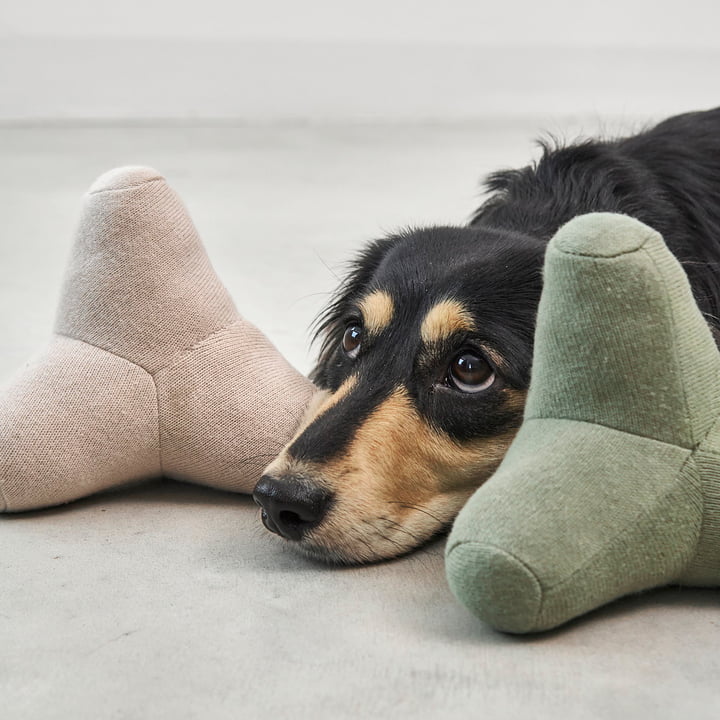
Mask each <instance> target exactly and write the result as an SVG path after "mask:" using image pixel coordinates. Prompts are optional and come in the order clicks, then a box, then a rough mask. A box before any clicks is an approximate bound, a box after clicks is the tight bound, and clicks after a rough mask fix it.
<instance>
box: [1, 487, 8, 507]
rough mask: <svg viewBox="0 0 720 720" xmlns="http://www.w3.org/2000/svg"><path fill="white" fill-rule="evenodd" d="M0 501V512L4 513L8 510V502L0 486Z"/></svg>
mask: <svg viewBox="0 0 720 720" xmlns="http://www.w3.org/2000/svg"><path fill="white" fill-rule="evenodd" d="M0 500H2V505H3V506H2V508H0V512H5V511H6V510H7V509H8V502H7V498H6V497H5V493H4V492H3V489H2V485H0Z"/></svg>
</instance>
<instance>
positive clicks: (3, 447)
mask: <svg viewBox="0 0 720 720" xmlns="http://www.w3.org/2000/svg"><path fill="white" fill-rule="evenodd" d="M312 389H313V386H312V384H311V383H310V381H309V380H307V379H306V378H304V377H303V376H302V375H300V373H298V372H297V371H296V370H294V369H293V368H292V367H291V366H290V365H289V364H288V363H287V362H286V361H285V360H284V358H283V357H282V356H281V355H280V353H279V352H278V351H277V349H276V348H275V347H274V346H273V345H272V344H271V343H270V342H269V341H268V340H267V338H265V336H264V335H262V333H260V332H259V331H258V330H257V329H256V328H255V327H254V326H253V325H252V324H250V323H249V322H247V321H246V320H244V319H243V318H242V317H241V316H240V315H239V314H238V312H237V310H236V309H235V306H234V304H233V302H232V300H231V299H230V297H229V295H228V293H227V291H226V290H225V288H224V287H223V285H222V283H221V282H220V280H219V279H218V277H217V275H216V274H215V272H214V271H213V269H212V266H211V265H210V261H209V260H208V257H207V255H206V253H205V250H204V248H203V246H202V243H201V242H200V239H199V237H198V235H197V232H196V230H195V228H194V226H193V223H192V221H191V220H190V218H189V216H188V214H187V212H186V210H185V208H184V206H183V205H182V203H181V201H180V199H179V198H178V196H177V195H176V194H175V193H174V192H173V190H172V189H171V188H170V187H169V186H168V185H167V183H166V182H165V180H164V178H163V177H162V176H160V175H159V174H158V173H157V172H156V171H154V170H151V169H149V168H142V167H127V168H119V169H117V170H113V171H111V172H109V173H106V174H105V175H103V176H101V177H100V178H99V179H98V180H97V181H96V182H95V183H94V184H93V186H92V187H91V188H90V191H89V192H88V194H87V195H86V198H85V204H84V209H83V213H82V218H81V222H80V227H79V230H78V235H77V239H76V242H75V246H74V248H73V251H72V256H71V259H70V264H69V268H68V272H67V275H66V279H65V285H64V289H63V292H62V297H61V300H60V305H59V309H58V315H57V320H56V325H55V334H54V336H53V338H52V340H51V342H50V344H49V346H48V347H47V348H46V349H45V350H44V352H42V353H41V354H40V355H39V356H38V357H37V358H36V359H34V360H32V361H31V362H30V363H28V365H27V366H26V367H25V368H23V369H22V370H21V371H20V372H19V373H18V374H17V376H16V377H15V378H14V379H13V380H12V381H11V383H10V384H9V386H7V387H6V388H5V389H3V390H2V391H0V510H4V511H18V510H30V509H34V508H39V507H45V506H50V505H57V504H59V503H64V502H68V501H70V500H74V499H77V498H80V497H83V496H85V495H89V494H91V493H94V492H97V491H100V490H105V489H108V488H111V487H115V486H118V485H122V484H125V483H130V482H134V481H137V480H141V479H143V478H149V477H156V476H159V475H166V476H168V477H173V478H177V479H180V480H185V481H189V482H197V483H201V484H203V485H209V486H212V487H216V488H221V489H224V490H232V491H238V492H249V491H251V490H252V488H253V486H254V484H255V482H256V481H257V479H258V477H259V473H260V471H261V469H262V468H263V467H264V466H265V465H266V464H267V463H268V462H269V460H270V459H271V458H272V456H273V455H274V454H275V453H276V452H277V450H278V449H279V448H280V447H282V445H283V444H284V443H285V442H286V441H287V440H288V439H289V438H290V436H291V435H292V433H293V431H294V429H295V426H296V424H297V421H298V419H299V416H300V415H301V414H302V411H303V409H304V407H305V405H306V404H307V402H308V400H309V398H310V395H311V393H312Z"/></svg>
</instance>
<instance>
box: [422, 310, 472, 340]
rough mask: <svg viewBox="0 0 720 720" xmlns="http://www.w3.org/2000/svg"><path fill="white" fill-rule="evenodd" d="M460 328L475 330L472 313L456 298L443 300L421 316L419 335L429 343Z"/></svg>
mask: <svg viewBox="0 0 720 720" xmlns="http://www.w3.org/2000/svg"><path fill="white" fill-rule="evenodd" d="M462 330H465V331H467V332H471V331H473V330H475V322H474V320H473V318H472V315H471V314H470V313H469V312H468V310H467V308H465V307H463V305H462V303H459V302H458V301H457V300H443V301H442V302H439V303H438V304H437V305H435V306H434V307H432V308H431V309H430V311H429V312H428V314H427V315H426V316H425V317H424V318H423V321H422V326H421V327H420V337H422V339H423V341H424V342H425V343H426V344H428V345H429V344H431V343H437V342H440V341H442V340H444V339H445V338H447V337H450V335H452V334H453V333H456V332H459V331H462Z"/></svg>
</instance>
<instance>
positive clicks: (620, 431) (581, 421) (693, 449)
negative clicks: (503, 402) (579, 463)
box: [523, 415, 696, 452]
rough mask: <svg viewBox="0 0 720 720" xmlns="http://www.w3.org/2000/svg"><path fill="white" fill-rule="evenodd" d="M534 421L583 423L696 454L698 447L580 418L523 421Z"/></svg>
mask: <svg viewBox="0 0 720 720" xmlns="http://www.w3.org/2000/svg"><path fill="white" fill-rule="evenodd" d="M533 420H563V421H564V422H576V423H582V424H583V425H590V426H595V425H596V426H598V427H603V428H606V429H607V430H613V431H615V432H619V433H623V434H624V435H632V436H633V437H637V438H641V439H642V440H651V441H652V442H656V443H659V444H660V445H666V446H667V447H674V448H681V449H682V450H688V451H689V452H694V451H695V449H696V446H692V447H685V446H684V445H677V444H675V443H669V442H666V441H665V440H658V439H657V438H654V437H650V436H649V435H640V433H635V432H631V431H630V430H624V429H623V428H617V427H613V426H612V425H606V424H605V423H601V422H597V421H595V420H579V419H578V418H573V417H558V416H557V415H555V416H552V417H550V416H546V415H533V416H532V417H527V418H525V419H524V420H523V423H526V422H532V421H533Z"/></svg>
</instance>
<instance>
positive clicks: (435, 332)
mask: <svg viewBox="0 0 720 720" xmlns="http://www.w3.org/2000/svg"><path fill="white" fill-rule="evenodd" d="M487 187H488V189H489V190H490V192H491V193H492V194H491V195H490V197H489V199H488V200H487V201H486V202H485V203H484V204H483V205H482V206H481V207H480V209H479V210H478V211H477V213H476V214H475V216H474V218H473V220H472V222H471V223H470V225H469V226H467V227H431V228H426V229H421V230H414V231H409V232H405V233H402V234H399V235H395V236H392V237H388V238H385V239H382V240H379V241H376V242H374V243H373V244H371V245H370V246H369V247H368V248H367V249H366V250H365V251H364V252H363V253H362V254H361V255H360V257H359V259H358V260H357V261H356V263H355V264H354V267H353V270H352V272H351V274H350V276H349V278H348V280H347V282H346V284H345V285H344V286H343V287H342V288H341V290H340V292H339V294H338V296H337V298H336V300H335V301H334V302H333V303H332V305H331V306H330V307H329V308H328V310H327V312H326V313H325V315H324V316H323V317H322V319H321V323H320V333H321V335H322V336H323V345H322V348H321V352H320V357H319V361H318V364H317V367H316V368H315V370H314V373H313V379H314V380H315V382H316V383H317V384H318V386H319V387H320V388H322V390H323V392H322V393H320V394H319V395H318V396H317V398H316V401H315V402H314V403H313V406H312V407H311V408H310V410H309V411H308V414H307V417H306V419H305V421H304V423H303V424H302V427H301V429H300V430H299V431H298V433H297V435H296V437H295V438H294V440H293V441H292V442H291V443H290V444H289V445H288V447H287V448H285V450H284V451H283V453H282V454H281V455H280V457H279V458H278V459H277V460H276V461H275V462H274V463H272V464H271V465H270V467H269V468H268V469H267V470H266V474H265V476H264V477H263V479H261V481H260V482H259V483H258V486H257V488H256V493H255V496H256V499H257V500H258V501H259V502H260V503H261V504H262V506H263V520H264V522H265V524H266V526H267V527H268V528H269V529H271V530H273V531H274V532H278V533H279V534H281V535H283V536H284V537H287V538H289V539H292V540H296V541H298V545H299V546H300V547H302V548H303V549H305V550H307V551H308V552H310V553H312V554H314V555H316V556H319V557H322V558H324V559H327V560H333V561H337V562H362V561H369V560H375V559H379V558H383V557H389V556H393V555H397V554H400V553H402V552H405V551H407V550H409V549H411V548H413V547H415V546H417V545H419V544H421V543H422V542H424V541H425V540H427V539H428V538H429V537H430V536H432V535H433V534H435V533H436V532H437V531H439V530H441V529H442V528H444V527H445V526H447V525H448V524H449V523H450V522H451V521H452V519H453V518H454V517H455V515H456V514H457V512H458V511H459V510H460V508H461V507H462V505H463V503H464V502H465V501H466V500H467V498H468V497H469V496H470V494H472V492H473V491H474V490H475V489H476V488H477V487H478V486H479V485H480V484H481V483H482V482H484V481H485V480H486V479H487V478H488V477H489V476H490V475H491V474H492V472H493V471H494V469H495V468H496V467H497V465H498V464H499V462H500V460H501V459H502V457H503V455H504V453H505V451H506V450H507V447H508V446H509V444H510V442H511V440H512V438H513V436H514V434H515V432H516V431H517V429H518V427H519V425H520V423H521V421H522V412H523V405H524V398H525V392H526V390H527V387H528V383H529V379H530V368H531V364H532V342H533V332H534V323H535V313H536V309H537V304H538V300H539V296H540V291H541V267H542V261H543V255H544V250H545V245H546V243H547V241H548V240H549V239H550V238H551V237H552V236H553V235H554V233H555V232H556V231H557V229H558V228H559V227H560V226H561V225H563V224H564V223H565V222H567V221H568V220H570V219H571V218H573V217H575V216H577V215H581V214H584V213H587V212H595V211H609V212H619V213H625V214H627V215H631V216H633V217H635V218H637V219H639V220H641V221H643V222H645V223H646V224H648V225H650V226H651V227H653V228H655V229H656V230H658V231H659V232H660V233H662V235H663V237H664V238H665V240H666V242H667V244H668V246H669V247H670V249H671V250H672V251H673V253H674V254H675V255H676V257H678V259H679V260H680V261H681V262H682V263H683V265H684V267H685V269H686V271H687V274H688V276H689V278H690V282H691V284H692V287H693V291H694V293H695V297H696V299H697V301H698V304H699V306H700V308H701V310H702V311H703V313H704V314H705V315H706V317H707V319H708V321H709V322H710V323H711V325H713V326H714V329H717V327H718V325H720V321H719V320H718V318H719V317H720V109H716V110H711V111H707V112H702V113H692V114H687V115H681V116H678V117H675V118H671V119H669V120H667V121H665V122H663V123H661V124H660V125H658V126H656V127H655V128H653V129H651V130H649V131H647V132H643V133H641V134H639V135H635V136H633V137H629V138H626V139H622V140H617V141H612V142H602V141H586V142H582V143H579V144H575V145H571V146H568V147H565V148H557V149H552V148H550V147H548V146H544V152H543V156H542V158H541V160H540V161H539V162H538V163H537V164H535V165H532V166H529V167H526V168H522V169H520V170H511V171H505V172H500V173H497V174H495V175H493V176H492V177H491V178H490V180H489V181H488V184H487ZM628 371H629V372H631V371H632V370H631V368H628Z"/></svg>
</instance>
